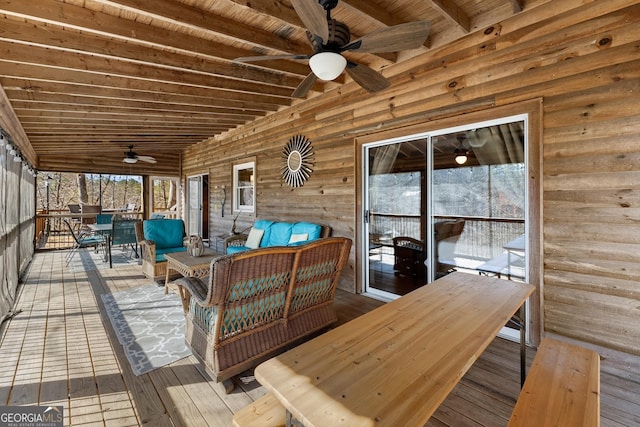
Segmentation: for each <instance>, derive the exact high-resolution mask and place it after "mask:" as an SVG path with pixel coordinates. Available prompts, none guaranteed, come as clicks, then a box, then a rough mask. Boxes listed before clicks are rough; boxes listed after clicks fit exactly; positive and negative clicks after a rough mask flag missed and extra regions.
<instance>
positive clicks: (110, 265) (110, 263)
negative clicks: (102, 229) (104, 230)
mask: <svg viewBox="0 0 640 427" xmlns="http://www.w3.org/2000/svg"><path fill="white" fill-rule="evenodd" d="M106 239H107V248H108V249H109V268H113V260H112V259H111V235H110V234H107V236H106Z"/></svg>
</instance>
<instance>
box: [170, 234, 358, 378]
mask: <svg viewBox="0 0 640 427" xmlns="http://www.w3.org/2000/svg"><path fill="white" fill-rule="evenodd" d="M350 249H351V240H350V239H347V238H344V237H330V238H325V239H319V240H316V241H313V242H310V243H307V244H304V245H300V246H290V247H269V248H261V249H256V250H252V251H246V252H239V253H235V254H232V255H226V256H224V257H221V258H218V259H216V260H214V261H213V262H212V263H211V270H210V276H209V278H208V279H205V280H201V279H198V278H192V277H186V278H183V279H180V280H178V282H177V283H178V284H180V285H181V286H182V287H183V289H185V290H186V291H187V292H185V295H186V298H188V299H189V304H188V307H189V309H188V311H187V312H186V313H185V317H186V331H185V332H186V334H185V340H186V343H187V345H188V346H189V347H190V348H191V350H192V352H193V354H194V355H195V356H196V358H198V359H199V360H200V362H201V363H202V364H203V365H204V367H205V368H206V370H207V372H208V373H209V374H210V375H211V376H212V377H213V378H214V379H215V380H216V381H218V382H220V381H223V380H226V379H228V378H231V377H232V376H234V375H237V374H239V373H241V372H242V371H244V370H246V369H248V368H251V367H255V366H256V365H257V364H259V363H260V362H262V361H264V360H266V359H267V358H269V357H272V356H273V355H275V354H277V353H278V352H279V351H282V350H284V349H285V347H286V346H287V345H289V344H291V343H294V342H296V341H298V340H300V339H302V338H304V337H307V336H309V335H311V334H313V333H314V332H317V331H319V330H321V329H323V328H326V327H327V326H329V325H331V324H332V323H334V322H335V321H336V320H337V317H336V315H335V312H334V309H333V300H334V296H335V290H336V286H337V283H338V279H339V277H340V273H341V271H342V269H343V268H344V266H345V265H346V263H347V261H348V259H349V251H350Z"/></svg>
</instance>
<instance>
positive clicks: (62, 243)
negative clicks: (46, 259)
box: [35, 210, 175, 250]
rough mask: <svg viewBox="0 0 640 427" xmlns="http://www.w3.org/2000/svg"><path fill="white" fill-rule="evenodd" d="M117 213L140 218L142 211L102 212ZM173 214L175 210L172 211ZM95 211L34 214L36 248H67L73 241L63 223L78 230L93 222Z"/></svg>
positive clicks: (61, 211)
mask: <svg viewBox="0 0 640 427" xmlns="http://www.w3.org/2000/svg"><path fill="white" fill-rule="evenodd" d="M104 213H119V214H120V215H122V216H123V217H124V218H126V217H131V218H140V217H142V212H112V211H108V212H104ZM174 214H175V212H174ZM96 216H97V214H96V213H91V214H89V213H85V214H78V213H73V214H72V213H70V212H69V211H68V210H51V211H50V212H49V213H48V214H47V213H43V212H40V213H38V214H36V242H35V243H36V250H49V249H69V248H71V247H73V245H74V243H75V241H74V240H73V236H72V235H71V232H70V231H69V228H68V227H67V226H66V224H65V222H64V221H65V220H66V221H68V222H69V223H70V224H71V225H72V227H73V228H74V230H75V231H76V232H78V231H79V230H81V229H82V228H83V225H84V224H85V223H90V222H95V219H96Z"/></svg>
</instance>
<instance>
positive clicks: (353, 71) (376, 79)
mask: <svg viewBox="0 0 640 427" xmlns="http://www.w3.org/2000/svg"><path fill="white" fill-rule="evenodd" d="M345 70H346V71H347V74H349V75H350V76H351V78H352V79H353V80H354V81H355V82H356V83H358V84H359V85H360V86H362V87H363V88H364V89H366V90H367V91H368V92H371V93H373V92H379V91H381V90H383V89H386V88H388V87H389V85H390V83H389V80H387V79H386V77H384V76H383V75H382V74H380V73H378V72H377V71H374V70H372V69H371V68H369V67H367V66H365V65H360V64H356V63H355V62H351V61H349V62H348V63H347V68H346V69H345Z"/></svg>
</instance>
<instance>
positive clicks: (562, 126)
mask: <svg viewBox="0 0 640 427" xmlns="http://www.w3.org/2000/svg"><path fill="white" fill-rule="evenodd" d="M636 3H637V1H630V0H627V1H622V0H607V1H592V2H585V1H583V0H563V1H562V2H559V1H532V2H527V6H528V7H527V8H525V11H523V12H521V13H519V14H518V15H515V16H514V17H513V18H511V19H509V20H507V21H504V22H502V23H501V24H500V25H495V26H493V27H490V28H486V29H481V30H479V31H475V32H473V33H471V34H470V35H468V36H467V37H464V38H463V39H460V40H458V41H456V42H454V43H451V44H448V45H446V46H442V47H438V46H434V47H433V48H432V49H431V50H430V51H429V52H427V53H424V54H421V55H419V56H416V57H415V58H413V59H412V60H411V61H408V62H406V63H403V64H401V65H398V66H397V67H390V68H389V69H388V70H385V71H384V74H385V75H386V76H387V77H388V78H389V79H390V80H391V82H392V86H391V87H390V88H389V89H387V90H385V91H383V92H382V93H379V94H368V93H366V92H365V91H363V90H361V89H360V88H359V87H358V86H357V85H355V84H353V83H347V84H345V85H342V86H340V87H337V88H336V89H335V90H333V91H330V92H328V93H325V94H323V95H322V96H315V97H313V96H312V97H311V98H310V99H309V100H305V101H301V102H299V103H296V104H295V105H294V106H292V107H290V108H286V109H283V110H281V111H280V112H278V113H275V114H273V115H270V116H268V117H265V118H264V119H262V120H259V121H257V122H255V123H251V124H250V125H247V126H244V127H239V128H237V129H236V130H234V131H231V132H229V133H227V134H225V135H223V136H221V137H216V138H212V139H211V140H209V141H206V142H205V143H203V144H200V145H198V146H194V147H193V148H191V149H189V150H187V151H186V152H185V155H184V161H183V172H184V173H185V174H188V175H189V174H196V173H202V172H203V171H206V170H209V171H210V173H211V188H213V186H214V185H222V184H224V185H227V187H228V188H230V186H231V182H230V180H231V169H230V162H232V161H236V160H239V159H242V158H244V157H248V156H255V157H256V163H257V179H258V180H257V191H258V198H257V211H258V217H261V218H277V219H282V220H296V219H305V220H309V221H317V222H321V223H324V224H327V225H330V226H332V227H333V229H334V235H341V236H348V237H352V238H354V239H355V237H356V235H355V233H356V229H357V224H356V213H355V210H356V207H357V205H358V202H357V200H355V199H356V196H355V195H356V191H357V190H356V187H357V182H356V181H357V179H358V177H359V171H357V170H356V167H355V165H356V155H357V153H356V147H355V144H354V138H356V137H362V136H365V135H367V134H371V133H374V132H378V131H384V130H390V129H393V128H400V127H404V126H409V125H415V124H420V123H428V122H430V121H433V120H437V119H439V118H444V117H454V116H459V117H460V119H459V123H460V124H462V123H464V122H465V118H464V115H463V113H467V112H471V111H477V110H484V109H489V108H490V107H492V106H500V105H508V104H511V103H515V102H520V101H525V100H530V99H535V98H541V99H543V109H544V110H543V114H544V129H543V141H544V145H543V242H544V243H543V248H544V249H543V262H544V275H543V282H544V283H543V291H544V299H543V307H544V328H545V329H546V330H548V331H552V332H555V333H558V334H561V335H565V336H569V337H573V338H577V339H580V340H584V341H587V342H591V343H594V344H599V345H604V346H607V347H610V348H614V349H618V350H623V351H627V352H632V353H635V354H640V344H639V343H640V322H637V321H635V320H636V319H638V316H639V314H640V313H639V309H638V307H640V304H639V303H640V290H638V288H639V287H638V282H640V255H638V254H640V114H639V112H640V97H639V96H638V93H639V92H640V59H639V58H640V5H638V4H636ZM295 134H303V135H305V136H307V137H308V138H310V140H311V142H312V145H313V148H314V152H315V156H314V157H315V166H314V168H313V169H314V172H313V174H312V175H311V178H310V179H309V181H308V182H307V183H306V184H305V185H304V187H302V188H299V189H292V188H290V187H288V186H287V185H286V184H284V183H283V181H282V180H281V178H280V168H281V167H282V159H281V153H282V148H283V147H284V145H285V144H286V142H287V141H288V139H289V138H290V137H291V136H293V135H295ZM229 206H230V196H228V198H227V209H226V212H225V217H224V218H220V216H219V214H216V213H215V212H214V213H213V214H212V218H211V227H212V229H213V234H216V233H217V232H224V231H227V230H228V229H229V228H230V223H231V219H232V218H231V215H230V213H229ZM212 212H213V210H212ZM239 221H240V220H239ZM244 223H245V224H246V225H250V223H251V218H248V219H245V220H244ZM354 260H355V254H353V253H352V260H351V266H352V267H351V269H350V270H349V271H348V272H347V274H346V275H345V279H344V280H343V282H342V285H341V286H342V287H343V288H345V289H348V290H352V291H353V290H355V289H356V283H355V277H356V275H355V274H354V272H353V265H355V262H354Z"/></svg>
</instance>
